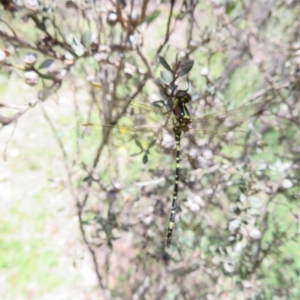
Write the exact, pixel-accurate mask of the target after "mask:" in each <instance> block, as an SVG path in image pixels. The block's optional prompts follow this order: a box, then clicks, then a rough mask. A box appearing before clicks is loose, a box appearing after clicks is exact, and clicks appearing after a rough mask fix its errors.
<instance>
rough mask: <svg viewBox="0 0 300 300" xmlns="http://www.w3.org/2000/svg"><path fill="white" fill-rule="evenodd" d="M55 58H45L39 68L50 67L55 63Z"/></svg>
mask: <svg viewBox="0 0 300 300" xmlns="http://www.w3.org/2000/svg"><path fill="white" fill-rule="evenodd" d="M53 62H54V60H53V59H50V58H49V59H46V60H44V61H43V62H42V63H41V64H40V66H39V67H38V69H39V70H40V69H46V68H49V67H50V66H51V65H52V64H53Z"/></svg>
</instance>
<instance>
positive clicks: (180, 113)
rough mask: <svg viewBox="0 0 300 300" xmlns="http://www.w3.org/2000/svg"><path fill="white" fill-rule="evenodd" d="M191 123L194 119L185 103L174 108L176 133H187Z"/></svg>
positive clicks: (180, 103) (174, 128)
mask: <svg viewBox="0 0 300 300" xmlns="http://www.w3.org/2000/svg"><path fill="white" fill-rule="evenodd" d="M191 123H192V119H191V117H190V113H189V111H188V109H187V107H186V105H185V104H184V103H183V102H178V103H177V105H176V106H175V107H174V108H173V124H174V127H173V130H174V131H175V132H182V131H183V132H187V131H189V125H190V124H191Z"/></svg>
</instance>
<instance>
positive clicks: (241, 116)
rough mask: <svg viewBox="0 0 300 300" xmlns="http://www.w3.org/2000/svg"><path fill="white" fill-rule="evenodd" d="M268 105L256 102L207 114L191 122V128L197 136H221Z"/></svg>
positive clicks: (256, 114)
mask: <svg viewBox="0 0 300 300" xmlns="http://www.w3.org/2000/svg"><path fill="white" fill-rule="evenodd" d="M267 105H268V102H266V101H264V102H256V103H251V104H246V105H243V106H239V107H237V108H235V109H231V110H226V111H222V112H217V113H211V114H207V115H204V116H201V117H198V118H195V119H194V120H193V123H192V125H191V128H193V129H194V131H195V132H196V133H199V134H212V133H214V134H219V135H222V134H224V133H226V132H228V131H230V130H232V129H234V128H236V127H238V126H239V125H241V124H242V123H244V122H245V121H247V120H248V119H249V118H251V117H254V116H258V115H259V114H260V113H261V112H262V111H263V109H264V107H266V106H267Z"/></svg>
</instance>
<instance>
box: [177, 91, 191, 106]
mask: <svg viewBox="0 0 300 300" xmlns="http://www.w3.org/2000/svg"><path fill="white" fill-rule="evenodd" d="M174 98H176V99H178V101H179V102H182V103H188V102H190V101H191V99H192V97H191V95H190V94H189V93H188V92H187V91H185V90H179V91H177V92H176V94H175V95H174Z"/></svg>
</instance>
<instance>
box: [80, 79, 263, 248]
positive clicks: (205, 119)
mask: <svg viewBox="0 0 300 300" xmlns="http://www.w3.org/2000/svg"><path fill="white" fill-rule="evenodd" d="M92 86H93V87H94V88H95V89H98V90H99V91H101V92H102V96H101V98H102V101H101V105H102V108H103V110H104V124H102V125H100V126H102V127H103V128H104V129H105V128H110V129H117V130H118V131H119V132H120V133H121V134H133V135H137V134H138V133H145V132H152V133H155V135H156V136H157V134H158V133H159V132H161V131H162V130H163V129H167V130H169V131H173V133H174V138H175V142H176V167H175V180H174V192H173V197H172V205H171V213H170V218H169V223H168V228H167V246H169V245H170V243H171V238H172V231H173V227H174V222H175V215H176V212H177V205H176V203H177V199H178V183H179V173H180V156H181V153H180V152H181V150H180V142H181V138H182V134H184V133H192V134H197V135H203V134H209V135H211V134H213V135H215V134H221V135H222V134H225V133H227V132H229V131H230V130H232V129H233V128H235V127H237V126H239V125H240V124H241V123H243V122H244V121H246V120H247V119H248V118H249V117H253V116H256V115H259V114H260V112H261V111H262V110H263V108H264V107H265V105H266V102H257V103H251V104H248V105H243V106H240V107H237V108H235V109H231V110H227V111H223V112H217V113H211V114H206V115H204V116H200V117H195V118H192V117H191V115H190V112H189V109H188V105H189V103H190V102H191V96H190V94H189V93H188V92H187V91H186V90H178V89H177V88H176V87H177V86H175V87H172V86H171V88H170V85H166V86H165V88H164V93H165V95H166V97H167V98H168V99H167V101H165V102H163V101H155V102H154V103H152V104H150V103H149V104H147V103H144V102H139V101H136V100H132V99H130V98H127V97H124V96H122V95H119V94H117V93H115V92H111V91H109V90H108V89H106V88H105V87H103V86H102V85H101V84H99V83H93V84H92ZM108 107H109V108H108ZM106 111H107V112H109V113H107V114H106V113H105V112H106ZM122 119H123V121H124V120H125V122H122ZM84 125H85V126H94V125H95V124H94V123H86V124H84Z"/></svg>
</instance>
